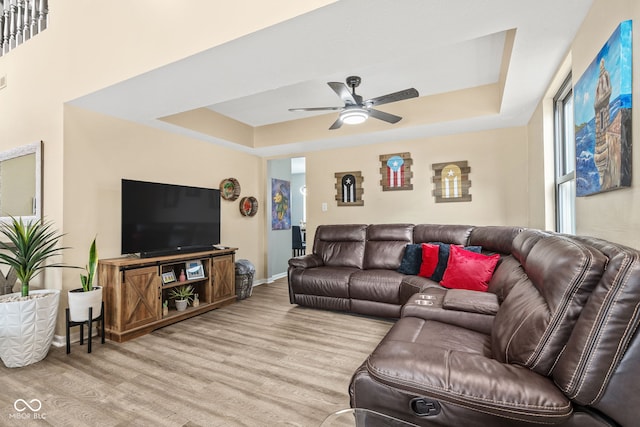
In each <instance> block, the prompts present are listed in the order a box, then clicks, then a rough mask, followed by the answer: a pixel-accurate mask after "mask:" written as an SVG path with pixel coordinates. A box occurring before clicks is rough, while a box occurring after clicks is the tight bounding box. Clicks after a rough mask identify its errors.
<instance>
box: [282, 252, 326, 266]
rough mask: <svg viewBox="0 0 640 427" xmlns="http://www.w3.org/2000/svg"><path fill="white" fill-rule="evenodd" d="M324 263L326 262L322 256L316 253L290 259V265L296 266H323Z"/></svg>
mask: <svg viewBox="0 0 640 427" xmlns="http://www.w3.org/2000/svg"><path fill="white" fill-rule="evenodd" d="M323 265H324V262H323V261H322V258H320V256H319V255H316V254H307V255H304V256H299V257H295V258H290V259H289V267H294V268H313V267H322V266H323Z"/></svg>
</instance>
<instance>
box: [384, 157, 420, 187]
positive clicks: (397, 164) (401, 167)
mask: <svg viewBox="0 0 640 427" xmlns="http://www.w3.org/2000/svg"><path fill="white" fill-rule="evenodd" d="M380 163H381V166H380V175H382V179H380V185H382V191H395V190H413V184H411V178H413V172H411V165H412V164H413V160H412V159H411V153H396V154H381V155H380Z"/></svg>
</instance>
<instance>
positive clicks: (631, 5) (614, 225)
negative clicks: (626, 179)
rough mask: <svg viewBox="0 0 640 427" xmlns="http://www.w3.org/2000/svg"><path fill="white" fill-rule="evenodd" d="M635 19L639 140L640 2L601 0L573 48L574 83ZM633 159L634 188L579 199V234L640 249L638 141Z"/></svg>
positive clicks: (636, 128) (634, 129) (635, 119)
mask: <svg viewBox="0 0 640 427" xmlns="http://www.w3.org/2000/svg"><path fill="white" fill-rule="evenodd" d="M627 19H632V20H633V21H635V22H634V27H635V28H634V29H633V42H632V43H633V73H634V78H633V99H632V103H633V113H632V119H631V120H632V135H633V138H634V139H636V140H638V136H639V135H640V132H639V129H640V98H638V91H639V90H640V79H638V78H636V77H637V76H638V70H640V48H639V47H640V37H639V34H640V32H639V31H638V28H637V25H638V23H639V22H640V2H638V1H630V0H624V1H623V0H617V1H612V0H597V1H595V2H594V5H593V7H592V9H591V11H590V12H589V14H588V15H587V18H586V19H585V22H584V24H583V25H582V27H581V28H580V31H579V32H578V34H577V36H576V38H575V41H574V43H573V46H572V52H573V81H574V84H575V82H577V81H578V80H579V79H580V76H581V75H582V73H583V72H584V70H585V69H586V68H587V67H588V66H589V64H590V63H591V61H593V58H595V56H596V54H597V53H598V51H600V49H601V48H602V46H603V45H604V43H605V42H606V41H607V39H608V38H609V37H610V36H611V33H613V31H614V30H615V28H616V27H617V26H618V24H620V22H621V21H625V20H627ZM634 145H636V147H634V148H635V149H634V150H633V160H632V174H633V178H632V182H631V187H630V188H626V189H621V190H616V191H611V192H608V193H601V194H597V195H593V196H589V197H579V198H577V200H576V214H577V215H576V232H577V233H578V234H589V235H594V236H600V237H604V238H606V239H610V240H613V241H616V242H620V243H624V244H628V245H630V246H633V247H640V215H638V213H639V212H640V187H639V186H638V183H639V182H640V180H638V174H640V150H639V149H637V147H638V141H636V143H635V144H634Z"/></svg>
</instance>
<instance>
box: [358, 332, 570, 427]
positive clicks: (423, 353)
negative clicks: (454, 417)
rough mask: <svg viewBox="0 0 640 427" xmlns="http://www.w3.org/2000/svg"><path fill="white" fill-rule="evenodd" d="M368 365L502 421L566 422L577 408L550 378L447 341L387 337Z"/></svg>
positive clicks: (389, 380)
mask: <svg viewBox="0 0 640 427" xmlns="http://www.w3.org/2000/svg"><path fill="white" fill-rule="evenodd" d="M433 327H434V328H437V327H438V326H437V325H436V324H434V325H433ZM366 367H367V371H368V372H369V374H370V375H371V376H372V377H373V378H375V379H376V380H377V381H379V382H381V383H383V384H386V385H387V386H390V387H393V388H394V389H397V390H401V391H402V392H403V393H409V394H414V395H417V396H425V397H429V398H433V399H436V400H438V401H439V402H440V404H442V405H446V406H450V407H458V408H466V409H468V410H471V411H478V412H479V413H484V414H490V415H493V416H496V417H497V418H496V421H497V420H500V419H503V420H505V419H512V420H515V421H516V422H524V423H535V422H540V420H542V419H544V420H545V421H546V422H547V423H548V424H555V423H558V424H560V423H562V422H563V421H566V420H567V419H568V418H569V417H570V416H571V413H572V405H571V401H570V400H569V399H568V398H567V397H566V396H565V395H564V394H563V393H562V391H561V390H560V389H559V388H558V387H557V386H556V385H555V384H554V383H553V380H551V379H550V378H548V377H545V376H542V375H539V374H537V373H535V372H533V371H531V370H529V369H527V368H525V367H523V366H517V365H510V364H506V363H501V362H499V361H497V360H495V359H491V358H488V357H486V356H485V355H482V354H477V353H473V352H467V351H456V350H453V349H450V348H447V346H446V345H444V346H439V345H425V344H421V343H415V342H400V341H388V340H384V341H383V342H382V343H381V344H380V345H379V346H378V348H377V349H376V350H375V351H374V352H373V354H372V355H371V356H369V358H368V359H367V362H366ZM466 416H469V413H467V414H466ZM453 424H456V425H460V424H461V423H453ZM500 424H501V425H502V423H500ZM505 425H506V424H505Z"/></svg>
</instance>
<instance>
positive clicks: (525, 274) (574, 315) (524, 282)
mask: <svg viewBox="0 0 640 427" xmlns="http://www.w3.org/2000/svg"><path fill="white" fill-rule="evenodd" d="M513 256H514V257H515V258H516V259H517V260H518V261H519V262H520V267H519V268H520V269H522V272H521V273H520V274H518V273H517V272H513V271H512V272H510V275H511V276H512V277H515V278H517V280H519V282H518V283H517V284H515V285H514V286H513V288H512V289H511V291H510V292H509V294H508V296H507V297H506V298H505V299H504V301H503V302H502V305H501V306H500V310H499V311H498V314H497V315H496V318H495V321H494V326H493V329H492V344H491V345H492V353H493V356H494V357H495V358H496V359H498V360H500V361H501V362H504V363H514V364H519V365H524V366H526V367H528V368H530V369H532V370H534V371H535V372H538V373H539V374H542V375H549V374H550V372H551V369H552V367H553V365H554V364H555V363H556V361H557V359H558V357H559V355H560V352H561V351H562V349H563V347H564V346H565V344H566V342H567V340H568V339H569V337H570V336H571V332H572V330H573V327H574V325H575V323H576V321H577V320H578V317H579V316H580V311H581V310H582V308H583V307H584V305H585V304H586V302H587V299H588V298H589V295H590V294H591V291H592V290H593V289H594V288H595V286H596V284H597V283H598V282H599V280H600V278H601V276H602V274H603V272H604V270H605V267H606V264H607V258H606V257H605V256H604V255H603V254H602V253H601V252H599V251H597V250H595V249H593V248H592V247H590V246H586V245H582V244H580V243H579V242H576V241H574V240H571V239H570V238H567V237H564V236H559V235H554V234H550V233H545V232H542V231H536V230H525V231H523V232H521V233H519V234H518V235H517V236H516V237H515V239H514V241H513ZM508 267H510V268H513V265H512V264H509V265H508ZM498 268H500V267H498Z"/></svg>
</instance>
